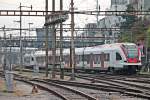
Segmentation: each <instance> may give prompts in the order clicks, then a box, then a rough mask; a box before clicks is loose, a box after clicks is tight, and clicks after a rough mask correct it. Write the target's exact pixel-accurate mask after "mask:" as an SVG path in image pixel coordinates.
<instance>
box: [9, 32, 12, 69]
mask: <svg viewBox="0 0 150 100" xmlns="http://www.w3.org/2000/svg"><path fill="white" fill-rule="evenodd" d="M11 39H12V34H10V43H9V46H10V50H9V64H10V65H9V71H12V66H11V65H12V54H11V42H12V41H11Z"/></svg>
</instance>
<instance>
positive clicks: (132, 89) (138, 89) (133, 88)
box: [77, 75, 150, 99]
mask: <svg viewBox="0 0 150 100" xmlns="http://www.w3.org/2000/svg"><path fill="white" fill-rule="evenodd" d="M77 77H79V78H83V79H86V80H90V81H94V82H96V83H104V84H108V85H110V86H116V87H117V89H119V88H125V89H123V90H124V91H125V93H127V94H128V93H129V95H130V94H131V95H135V96H138V97H142V98H143V97H144V98H147V99H150V96H149V95H150V88H149V87H148V86H144V85H138V84H136V83H130V82H127V81H122V80H119V79H118V78H117V79H118V80H114V79H112V78H110V77H109V78H105V77H93V76H88V77H86V76H85V75H83V76H82V75H79V76H77ZM120 92H121V91H120Z"/></svg>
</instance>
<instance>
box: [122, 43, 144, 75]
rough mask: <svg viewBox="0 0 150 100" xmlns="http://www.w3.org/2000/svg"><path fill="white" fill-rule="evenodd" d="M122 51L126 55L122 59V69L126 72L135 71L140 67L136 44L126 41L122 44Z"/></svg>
mask: <svg viewBox="0 0 150 100" xmlns="http://www.w3.org/2000/svg"><path fill="white" fill-rule="evenodd" d="M122 47H123V51H124V54H125V57H126V60H125V61H124V69H126V71H127V72H128V73H131V74H133V73H136V72H137V71H139V70H140V69H141V65H142V64H141V52H140V50H139V49H138V47H137V46H136V44H133V43H128V44H123V45H122Z"/></svg>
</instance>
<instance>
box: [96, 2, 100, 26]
mask: <svg viewBox="0 0 150 100" xmlns="http://www.w3.org/2000/svg"><path fill="white" fill-rule="evenodd" d="M96 10H97V12H98V11H99V7H98V0H96ZM98 15H99V13H97V15H96V22H97V25H98Z"/></svg>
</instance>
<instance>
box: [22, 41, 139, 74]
mask: <svg viewBox="0 0 150 100" xmlns="http://www.w3.org/2000/svg"><path fill="white" fill-rule="evenodd" d="M59 58H60V53H59V50H57V51H56V63H57V64H59ZM52 61H53V59H52V52H51V51H49V64H52ZM24 64H25V66H30V65H33V64H35V65H36V66H39V67H44V66H45V51H36V52H34V54H26V55H25V56H24ZM62 64H63V65H62V66H63V68H64V69H70V49H64V50H63V62H62ZM140 68H141V52H140V50H139V49H138V47H137V45H136V44H134V43H114V44H104V45H99V46H93V47H84V48H76V49H75V69H76V70H78V71H79V70H84V71H88V72H89V71H97V72H99V71H107V72H108V71H109V72H120V73H136V72H137V71H138V70H139V69H140Z"/></svg>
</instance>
